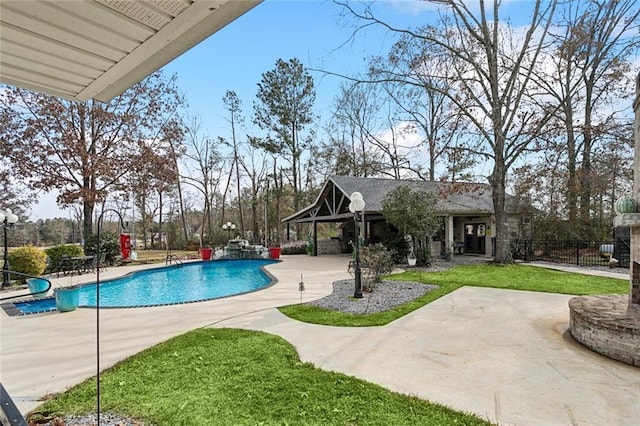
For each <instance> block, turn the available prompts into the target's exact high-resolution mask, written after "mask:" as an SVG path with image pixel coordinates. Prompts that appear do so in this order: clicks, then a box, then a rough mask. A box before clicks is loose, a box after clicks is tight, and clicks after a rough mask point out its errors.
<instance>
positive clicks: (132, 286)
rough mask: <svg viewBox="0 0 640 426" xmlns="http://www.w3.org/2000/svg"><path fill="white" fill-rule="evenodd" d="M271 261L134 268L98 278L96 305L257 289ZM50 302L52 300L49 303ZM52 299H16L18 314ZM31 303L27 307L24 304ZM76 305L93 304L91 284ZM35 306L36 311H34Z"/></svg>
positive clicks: (155, 302) (136, 303)
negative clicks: (106, 277) (118, 274)
mask: <svg viewBox="0 0 640 426" xmlns="http://www.w3.org/2000/svg"><path fill="white" fill-rule="evenodd" d="M274 262H275V261H273V260H219V261H213V262H197V263H187V264H183V265H173V266H168V267H165V268H157V269H150V270H146V271H138V272H134V273H132V274H129V275H127V276H125V277H122V278H118V279H113V280H105V281H102V280H101V281H100V307H101V308H103V307H105V308H124V307H136V306H159V305H170V304H176V303H187V302H198V301H202V300H209V299H217V298H220V297H225V296H233V295H237V294H242V293H247V292H251V291H255V290H259V289H261V288H263V287H266V286H268V285H269V284H270V283H271V278H270V277H269V276H268V275H267V274H265V273H264V272H263V271H262V270H261V269H260V268H261V267H262V266H265V265H268V264H271V263H274ZM52 301H53V302H52ZM51 303H53V308H54V309H55V300H54V299H42V300H37V301H28V302H16V303H15V306H16V308H18V309H19V310H20V311H21V312H22V313H36V312H46V311H48V310H51V309H47V306H48V305H49V304H51ZM29 304H30V305H31V306H27V305H29ZM80 306H85V307H95V306H96V285H95V283H90V284H83V285H82V286H81V288H80ZM38 309H39V310H38Z"/></svg>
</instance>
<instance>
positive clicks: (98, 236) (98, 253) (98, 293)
mask: <svg viewBox="0 0 640 426" xmlns="http://www.w3.org/2000/svg"><path fill="white" fill-rule="evenodd" d="M107 212H112V213H115V214H116V215H118V218H119V219H120V226H122V229H125V228H126V225H125V222H124V220H123V219H122V215H121V214H120V213H119V212H118V211H117V210H114V209H106V210H103V211H102V213H100V216H99V217H98V231H97V234H96V239H97V240H98V242H97V246H96V251H97V253H96V255H97V256H98V257H97V259H96V416H97V424H98V425H99V424H100V256H101V254H100V251H101V247H100V224H101V223H102V216H104V214H105V213H107Z"/></svg>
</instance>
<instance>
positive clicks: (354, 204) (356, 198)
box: [349, 191, 365, 299]
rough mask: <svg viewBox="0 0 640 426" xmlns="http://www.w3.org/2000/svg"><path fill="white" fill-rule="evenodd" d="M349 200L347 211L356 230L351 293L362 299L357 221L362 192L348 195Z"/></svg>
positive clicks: (361, 210) (361, 202) (361, 205)
mask: <svg viewBox="0 0 640 426" xmlns="http://www.w3.org/2000/svg"><path fill="white" fill-rule="evenodd" d="M349 198H350V199H351V202H350V203H349V211H350V212H351V213H353V226H354V227H355V231H356V241H355V243H354V244H355V249H356V269H355V281H356V289H355V292H354V293H353V297H354V298H355V299H362V271H361V270H360V229H359V227H358V222H359V221H361V220H362V212H363V211H364V206H365V202H364V200H363V199H362V194H361V193H359V192H357V191H356V192H353V193H352V194H351V196H350V197H349Z"/></svg>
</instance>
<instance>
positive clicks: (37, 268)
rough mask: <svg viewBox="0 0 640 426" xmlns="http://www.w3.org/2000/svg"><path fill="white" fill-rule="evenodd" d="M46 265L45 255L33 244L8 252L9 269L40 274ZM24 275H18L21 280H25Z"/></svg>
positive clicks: (34, 274)
mask: <svg viewBox="0 0 640 426" xmlns="http://www.w3.org/2000/svg"><path fill="white" fill-rule="evenodd" d="M46 267H47V255H46V254H45V252H44V251H42V250H41V249H39V248H37V247H34V246H23V247H18V248H17V249H15V250H13V251H11V252H9V269H11V270H12V271H16V272H20V273H22V274H29V275H33V276H40V275H42V273H43V272H44V270H45V268H46ZM25 279H26V278H25V277H20V281H21V282H25Z"/></svg>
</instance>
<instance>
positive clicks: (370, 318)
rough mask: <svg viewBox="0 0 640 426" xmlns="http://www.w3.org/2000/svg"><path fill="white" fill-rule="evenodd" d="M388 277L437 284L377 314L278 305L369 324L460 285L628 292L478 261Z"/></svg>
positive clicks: (337, 321)
mask: <svg viewBox="0 0 640 426" xmlns="http://www.w3.org/2000/svg"><path fill="white" fill-rule="evenodd" d="M388 279H393V280H399V281H417V282H421V283H425V284H437V285H438V286H440V287H439V288H438V289H437V290H434V291H431V292H429V293H427V294H425V295H424V296H422V297H420V298H418V299H416V300H414V301H412V302H410V303H407V304H405V305H401V306H398V307H396V308H395V309H393V310H391V311H387V312H381V313H377V314H366V315H354V314H346V313H342V312H336V311H330V310H326V309H321V308H317V307H314V306H308V305H291V306H285V307H282V308H280V311H281V312H282V313H284V314H285V315H288V316H289V317H291V318H294V319H297V320H300V321H304V322H310V323H315V324H324V325H333V326H344V327H370V326H380V325H385V324H388V323H390V322H391V321H393V320H396V319H398V318H400V317H402V316H404V315H406V314H408V313H409V312H411V311H414V310H416V309H418V308H420V307H422V306H424V305H426V304H427V303H429V302H432V301H433V300H435V299H438V298H440V297H442V296H444V295H445V294H448V293H450V292H452V291H454V290H456V289H458V288H460V287H462V286H474V287H493V288H504V289H510V290H529V291H542V292H547V293H562V294H575V295H587V294H612V293H616V294H624V293H627V292H629V281H627V280H620V279H615V278H605V277H597V276H591V275H583V274H573V273H569V272H561V271H555V270H551V269H546V268H541V267H537V266H528V265H504V266H501V265H491V264H478V265H468V266H459V267H456V268H452V269H449V270H447V271H445V272H404V273H402V274H397V275H393V276H390V277H388ZM353 303H361V301H357V300H353Z"/></svg>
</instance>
